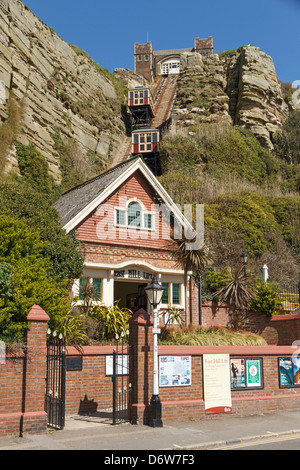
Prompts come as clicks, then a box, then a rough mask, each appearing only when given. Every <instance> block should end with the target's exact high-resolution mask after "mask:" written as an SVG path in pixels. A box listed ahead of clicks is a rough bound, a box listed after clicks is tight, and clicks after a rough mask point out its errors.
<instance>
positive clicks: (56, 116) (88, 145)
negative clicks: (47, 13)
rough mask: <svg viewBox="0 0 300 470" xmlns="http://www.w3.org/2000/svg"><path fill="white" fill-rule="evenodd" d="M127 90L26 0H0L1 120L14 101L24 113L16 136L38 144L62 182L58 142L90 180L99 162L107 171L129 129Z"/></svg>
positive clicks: (11, 163) (11, 160)
mask: <svg viewBox="0 0 300 470" xmlns="http://www.w3.org/2000/svg"><path fill="white" fill-rule="evenodd" d="M123 93H124V89H123V85H122V84H121V83H120V81H119V80H118V79H117V78H116V77H114V76H113V75H112V74H109V72H107V71H105V70H103V69H101V67H99V66H98V65H97V64H95V63H94V62H93V61H92V60H91V59H90V58H89V57H88V56H87V54H85V53H84V52H83V51H81V50H80V49H78V48H76V47H72V46H70V45H68V44H67V43H66V42H65V41H63V40H62V39H61V38H60V37H59V36H58V35H57V34H56V33H55V32H54V31H53V30H52V29H50V28H49V27H48V26H47V25H45V24H44V23H43V22H42V21H40V20H39V19H38V18H37V17H36V16H35V15H34V14H33V13H32V12H31V11H30V10H29V9H28V7H26V6H25V5H24V4H23V3H22V2H21V1H20V0H1V2H0V120H1V121H2V122H5V121H6V120H7V118H8V114H9V103H10V101H9V100H10V99H11V98H12V97H14V99H16V101H17V102H18V103H19V106H20V107H21V108H22V120H21V123H20V132H19V133H18V135H16V136H14V137H15V138H17V140H18V141H20V142H21V143H23V144H25V145H27V144H28V143H29V142H32V143H33V144H34V145H35V146H36V148H37V149H38V150H39V151H40V153H41V154H42V155H43V156H44V157H45V158H46V160H47V162H48V164H49V169H50V173H51V174H52V175H53V176H54V178H55V180H56V181H59V180H60V177H61V172H60V165H61V161H60V160H61V155H60V154H59V151H58V145H57V140H59V141H60V143H63V145H65V146H68V148H69V149H70V148H71V150H72V152H71V153H73V158H74V160H76V161H75V162H74V164H77V165H79V166H80V165H81V166H82V172H86V173H87V175H86V176H91V174H90V172H91V168H92V167H93V165H94V167H95V171H97V170H98V171H99V168H101V166H102V167H105V166H109V164H110V160H111V158H112V157H113V154H114V152H115V151H116V149H117V148H118V147H119V145H120V142H121V141H122V139H123V135H124V132H125V126H124V122H123V119H122V114H121V102H122V99H123ZM7 153H8V158H7V159H6V170H9V169H10V168H11V167H15V168H16V169H17V161H16V158H15V150H14V148H12V149H10V151H8V152H7ZM71 158H72V155H71ZM79 170H80V168H79Z"/></svg>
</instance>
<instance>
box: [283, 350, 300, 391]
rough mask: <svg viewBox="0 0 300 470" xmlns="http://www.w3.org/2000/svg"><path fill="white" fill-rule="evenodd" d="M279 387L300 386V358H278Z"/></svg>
mask: <svg viewBox="0 0 300 470" xmlns="http://www.w3.org/2000/svg"><path fill="white" fill-rule="evenodd" d="M278 375H279V387H281V388H284V387H299V386H300V358H299V357H297V356H292V357H279V358H278Z"/></svg>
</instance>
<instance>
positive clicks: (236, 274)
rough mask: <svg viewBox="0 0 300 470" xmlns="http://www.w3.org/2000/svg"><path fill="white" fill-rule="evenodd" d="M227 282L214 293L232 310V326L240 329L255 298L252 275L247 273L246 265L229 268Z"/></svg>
mask: <svg viewBox="0 0 300 470" xmlns="http://www.w3.org/2000/svg"><path fill="white" fill-rule="evenodd" d="M228 273H229V276H228V279H225V280H224V281H226V282H227V284H226V285H225V286H224V287H222V288H221V289H219V290H218V291H217V292H215V293H214V296H215V297H217V298H218V299H219V301H221V302H224V303H225V304H227V305H228V306H229V308H230V311H231V314H232V315H231V327H232V328H233V329H238V328H239V327H240V326H242V325H243V323H244V321H245V313H246V311H247V309H248V308H249V305H250V303H251V302H252V301H253V300H254V298H255V292H254V289H253V287H252V276H251V274H250V273H245V270H244V265H243V266H241V267H240V268H238V269H231V268H228Z"/></svg>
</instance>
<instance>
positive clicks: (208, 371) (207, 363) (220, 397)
mask: <svg viewBox="0 0 300 470" xmlns="http://www.w3.org/2000/svg"><path fill="white" fill-rule="evenodd" d="M203 384H204V403H205V414H213V413H230V412H231V411H232V403H231V388H230V360H229V354H204V355H203Z"/></svg>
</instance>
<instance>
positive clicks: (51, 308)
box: [0, 211, 69, 339]
mask: <svg viewBox="0 0 300 470" xmlns="http://www.w3.org/2000/svg"><path fill="white" fill-rule="evenodd" d="M44 246H45V243H44V242H42V241H41V240H40V237H39V234H38V233H37V232H34V231H31V230H30V229H29V227H28V226H27V224H26V223H25V222H21V221H19V220H18V219H17V218H16V217H13V216H11V215H9V214H8V213H7V212H3V211H2V212H1V213H0V280H1V284H0V285H1V292H2V295H1V297H0V335H1V337H2V338H4V339H7V338H8V339H9V338H21V337H22V336H23V335H24V332H25V330H26V327H27V324H26V322H25V317H26V315H27V314H28V312H29V310H30V309H31V307H32V306H33V305H34V304H38V305H40V306H41V307H42V308H43V309H44V310H46V311H47V313H48V315H49V316H50V318H51V322H50V323H51V324H53V325H55V324H56V319H57V317H59V316H60V315H63V314H67V312H68V308H69V301H68V290H67V289H66V287H67V286H66V283H65V282H63V281H58V280H55V279H54V278H52V277H51V276H50V275H49V272H50V271H51V263H50V261H49V260H48V259H47V258H45V257H44V256H43V248H44Z"/></svg>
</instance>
